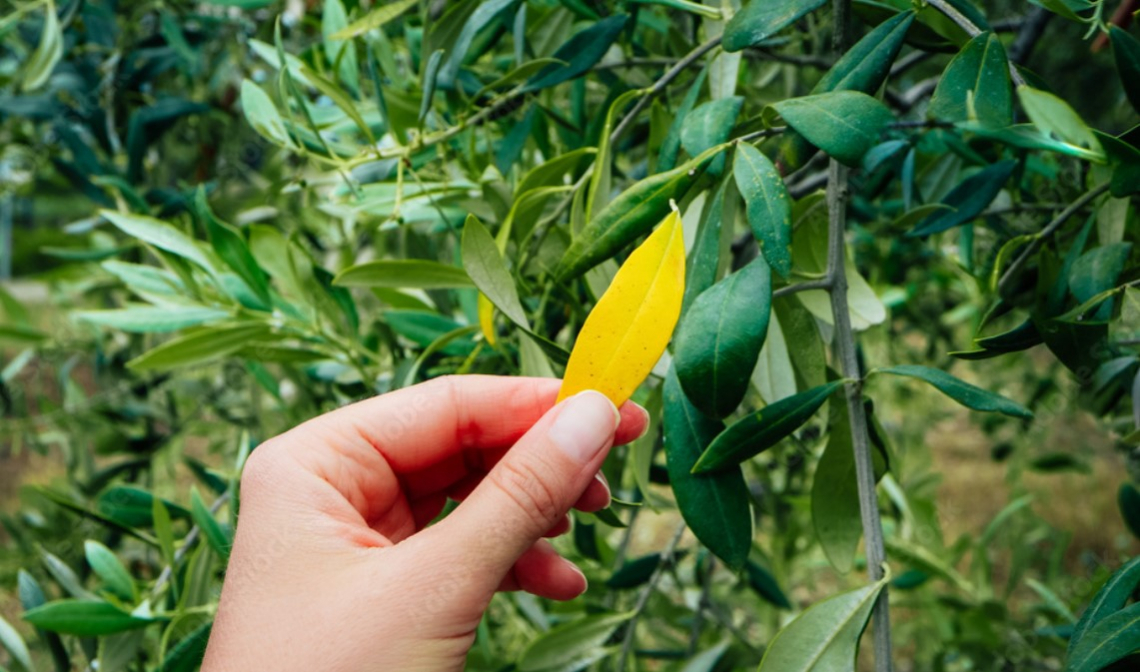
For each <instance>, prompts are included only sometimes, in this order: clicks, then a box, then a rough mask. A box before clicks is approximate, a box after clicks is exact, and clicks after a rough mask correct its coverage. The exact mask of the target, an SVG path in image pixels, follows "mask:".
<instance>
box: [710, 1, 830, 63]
mask: <svg viewBox="0 0 1140 672" xmlns="http://www.w3.org/2000/svg"><path fill="white" fill-rule="evenodd" d="M825 2H826V0H786V1H784V2H771V1H770V0H750V2H748V3H746V4H745V5H744V7H743V9H741V10H740V11H738V12H737V13H736V14H734V15H733V16H732V18H731V19H730V20H729V22H728V25H727V26H725V28H724V49H725V51H740V50H741V49H744V48H745V47H752V46H755V45H757V44H759V43H760V42H763V41H764V40H765V39H767V38H769V37H771V36H772V35H775V34H776V33H778V32H780V30H782V29H783V28H785V27H787V26H790V25H791V24H792V23H793V22H795V21H796V19H799V18H800V17H801V16H803V15H805V14H807V13H808V12H811V11H814V10H816V9H819V8H820V7H822V6H823V4H824V3H825Z"/></svg>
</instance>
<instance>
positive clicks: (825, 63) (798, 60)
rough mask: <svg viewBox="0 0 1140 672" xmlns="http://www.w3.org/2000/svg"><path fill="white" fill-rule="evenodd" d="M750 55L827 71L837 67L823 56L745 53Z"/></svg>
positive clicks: (763, 50)
mask: <svg viewBox="0 0 1140 672" xmlns="http://www.w3.org/2000/svg"><path fill="white" fill-rule="evenodd" d="M745 53H746V54H748V55H755V56H757V57H764V58H767V59H770V60H773V61H776V62H778V63H791V64H792V65H806V66H808V67H812V68H818V69H820V70H827V69H829V68H831V66H833V65H835V61H833V60H831V59H829V58H824V57H823V56H807V55H801V54H781V53H780V52H778V51H771V50H769V49H757V48H753V49H748V50H747V51H745Z"/></svg>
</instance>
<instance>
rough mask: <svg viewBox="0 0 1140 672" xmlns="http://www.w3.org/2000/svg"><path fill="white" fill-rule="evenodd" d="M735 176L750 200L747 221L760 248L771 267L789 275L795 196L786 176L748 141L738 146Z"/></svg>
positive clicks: (737, 183) (746, 200)
mask: <svg viewBox="0 0 1140 672" xmlns="http://www.w3.org/2000/svg"><path fill="white" fill-rule="evenodd" d="M732 176H733V178H734V179H735V180H736V188H737V189H738V190H739V191H740V195H741V196H743V197H744V202H745V203H746V204H747V211H748V225H749V226H750V227H751V228H752V233H753V235H754V236H756V240H757V241H759V243H760V251H761V252H762V253H763V254H764V258H765V259H767V260H768V263H769V264H770V265H771V267H772V270H774V271H776V272H777V273H779V274H780V276H781V277H784V278H786V277H788V275H789V274H790V273H791V272H792V199H791V197H789V196H788V189H787V187H785V186H784V178H782V177H780V172H779V171H778V170H776V166H774V165H773V164H772V162H771V161H770V160H768V157H766V156H764V154H762V153H761V152H760V150H758V149H756V148H755V147H753V146H752V145H749V144H741V145H739V146H737V148H736V156H735V157H734V158H733V161H732Z"/></svg>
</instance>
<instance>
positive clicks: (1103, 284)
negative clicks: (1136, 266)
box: [1069, 243, 1132, 321]
mask: <svg viewBox="0 0 1140 672" xmlns="http://www.w3.org/2000/svg"><path fill="white" fill-rule="evenodd" d="M1131 252H1132V243H1113V244H1111V245H1101V246H1100V247H1095V248H1093V249H1091V250H1089V251H1088V252H1085V253H1084V254H1082V255H1081V256H1080V257H1078V258H1077V259H1076V261H1074V262H1073V265H1072V267H1071V268H1070V269H1069V290H1070V291H1072V292H1073V297H1075V298H1076V299H1077V301H1080V302H1081V303H1084V302H1086V301H1090V300H1091V299H1092V298H1093V297H1095V296H1097V295H1099V294H1101V293H1103V292H1109V291H1110V290H1112V289H1113V288H1114V287H1116V283H1117V281H1118V280H1119V278H1120V275H1121V273H1123V272H1124V267H1125V264H1126V263H1127V262H1128V257H1129V255H1130V254H1131ZM1112 305H1113V301H1112V300H1105V301H1104V302H1103V303H1101V304H1100V307H1099V308H1097V309H1096V311H1095V312H1093V313H1092V314H1091V315H1090V316H1087V319H1092V320H1098V321H1099V320H1107V319H1108V318H1109V317H1111V316H1112ZM1082 312H1084V311H1082Z"/></svg>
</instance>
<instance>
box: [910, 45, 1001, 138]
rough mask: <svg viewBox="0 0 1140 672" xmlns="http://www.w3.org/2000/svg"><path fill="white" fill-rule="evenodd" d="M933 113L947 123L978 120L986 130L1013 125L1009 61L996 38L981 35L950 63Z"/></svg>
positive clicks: (932, 105) (936, 94) (932, 101)
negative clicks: (987, 128)
mask: <svg viewBox="0 0 1140 672" xmlns="http://www.w3.org/2000/svg"><path fill="white" fill-rule="evenodd" d="M930 114H931V116H933V117H934V118H935V119H942V120H944V121H953V122H958V121H977V122H978V123H979V124H981V125H982V126H986V127H998V128H1000V127H1004V126H1008V125H1010V124H1011V123H1013V89H1012V87H1011V85H1010V81H1009V61H1008V60H1007V59H1006V55H1005V47H1003V46H1002V44H1001V40H999V39H998V38H997V36H996V35H994V34H993V33H982V34H980V35H978V36H977V37H975V38H974V39H972V40H970V41H969V42H967V43H966V46H964V47H962V50H961V51H960V52H958V55H956V56H955V57H954V58H953V59H952V60H951V61H950V64H949V65H947V66H946V70H945V72H943V73H942V78H941V79H940V80H938V88H936V89H935V90H934V95H933V96H932V97H931V99H930Z"/></svg>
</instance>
